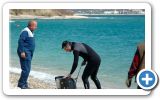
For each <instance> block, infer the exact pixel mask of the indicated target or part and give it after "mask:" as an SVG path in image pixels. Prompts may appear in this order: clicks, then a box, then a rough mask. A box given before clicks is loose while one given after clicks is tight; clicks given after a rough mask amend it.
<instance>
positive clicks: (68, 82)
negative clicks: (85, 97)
mask: <svg viewBox="0 0 160 100" xmlns="http://www.w3.org/2000/svg"><path fill="white" fill-rule="evenodd" d="M55 81H56V85H57V88H58V89H76V82H75V80H74V79H73V78H65V77H64V76H57V77H55Z"/></svg>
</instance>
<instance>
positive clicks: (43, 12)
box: [10, 9, 74, 17]
mask: <svg viewBox="0 0 160 100" xmlns="http://www.w3.org/2000/svg"><path fill="white" fill-rule="evenodd" d="M73 14H74V13H73V12H72V10H65V9H12V10H10V15H15V16H18V15H34V16H47V17H51V16H72V15H73Z"/></svg>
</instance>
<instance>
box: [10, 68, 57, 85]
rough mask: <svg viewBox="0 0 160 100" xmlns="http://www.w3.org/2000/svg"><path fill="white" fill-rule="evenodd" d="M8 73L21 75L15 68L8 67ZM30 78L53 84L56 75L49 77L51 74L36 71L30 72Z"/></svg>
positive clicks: (19, 70)
mask: <svg viewBox="0 0 160 100" xmlns="http://www.w3.org/2000/svg"><path fill="white" fill-rule="evenodd" d="M9 71H10V72H13V73H17V74H20V73H21V69H19V68H15V67H10V70H9ZM30 76H32V77H33V78H37V79H39V80H42V81H44V82H46V83H54V81H55V76H56V75H51V74H47V73H44V72H38V71H31V72H30Z"/></svg>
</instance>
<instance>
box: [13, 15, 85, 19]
mask: <svg viewBox="0 0 160 100" xmlns="http://www.w3.org/2000/svg"><path fill="white" fill-rule="evenodd" d="M86 18H88V17H87V16H78V15H73V16H51V17H47V16H34V15H17V16H15V15H10V19H86Z"/></svg>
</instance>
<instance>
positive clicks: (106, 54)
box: [9, 15, 145, 89]
mask: <svg viewBox="0 0 160 100" xmlns="http://www.w3.org/2000/svg"><path fill="white" fill-rule="evenodd" d="M36 20H37V22H38V27H37V30H35V31H34V36H35V42H36V48H35V52H34V56H33V60H32V69H31V73H30V75H31V76H32V77H34V78H38V79H40V80H43V81H44V82H47V83H54V84H55V77H56V76H66V75H67V74H68V73H69V72H70V70H71V67H72V63H73V53H72V52H71V53H67V52H65V51H64V50H63V49H62V48H61V44H62V42H63V41H64V40H69V41H73V42H79V43H86V44H88V45H89V46H90V47H92V48H93V49H94V50H95V51H96V52H97V53H98V54H99V55H100V57H101V65H100V68H99V71H98V75H97V77H98V78H99V80H100V82H101V85H102V88H103V89H127V87H126V84H125V82H126V79H127V76H128V71H129V68H130V66H131V63H132V60H133V57H134V54H135V51H136V47H137V45H138V44H139V43H142V42H144V41H145V15H107V16H106V15H94V16H89V15H88V18H86V19H36ZM28 21H29V20H28V19H11V20H10V35H9V36H10V42H9V43H10V45H9V46H10V67H9V68H10V69H9V71H10V72H14V73H20V72H21V69H20V63H19V58H18V55H17V46H18V39H19V36H20V32H21V30H22V29H23V28H25V27H26V26H27V23H28ZM82 61H83V59H82V58H81V57H80V59H79V63H78V67H77V69H76V71H75V72H74V74H73V75H72V77H73V78H76V77H77V74H78V71H79V69H80V65H81V62H82ZM84 68H85V66H83V67H82V68H81V70H80V74H79V77H78V81H77V88H79V89H83V88H84V86H83V82H82V79H81V76H82V74H83V70H84ZM89 82H90V84H91V88H93V89H95V88H96V86H95V85H94V83H93V82H92V80H91V79H90V78H89ZM136 88H137V84H136V83H135V79H134V78H133V79H132V85H131V89H136Z"/></svg>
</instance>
